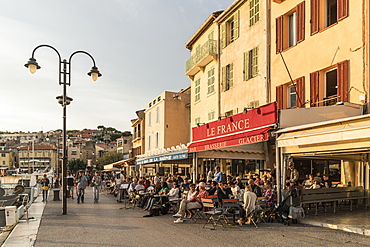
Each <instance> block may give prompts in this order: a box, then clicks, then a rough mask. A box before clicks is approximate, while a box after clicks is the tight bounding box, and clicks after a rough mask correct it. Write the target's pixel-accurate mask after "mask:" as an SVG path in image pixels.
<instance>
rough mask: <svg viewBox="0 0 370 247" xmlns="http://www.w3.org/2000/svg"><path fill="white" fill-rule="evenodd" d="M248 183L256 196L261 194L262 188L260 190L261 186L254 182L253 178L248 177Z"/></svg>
mask: <svg viewBox="0 0 370 247" xmlns="http://www.w3.org/2000/svg"><path fill="white" fill-rule="evenodd" d="M248 185H249V186H250V187H251V188H252V192H253V193H255V194H256V195H257V197H261V196H262V190H261V188H260V187H259V186H258V185H256V184H255V183H254V180H253V179H249V180H248Z"/></svg>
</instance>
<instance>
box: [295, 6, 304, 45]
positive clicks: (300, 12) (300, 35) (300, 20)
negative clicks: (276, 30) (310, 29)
mask: <svg viewBox="0 0 370 247" xmlns="http://www.w3.org/2000/svg"><path fill="white" fill-rule="evenodd" d="M305 18H306V11H305V1H303V2H301V3H300V4H298V5H297V43H299V42H302V41H303V40H304V38H305V28H304V27H305V25H304V24H305Z"/></svg>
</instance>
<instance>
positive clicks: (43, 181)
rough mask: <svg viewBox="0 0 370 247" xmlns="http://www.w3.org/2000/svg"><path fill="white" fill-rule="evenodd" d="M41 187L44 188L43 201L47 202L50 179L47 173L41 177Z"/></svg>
mask: <svg viewBox="0 0 370 247" xmlns="http://www.w3.org/2000/svg"><path fill="white" fill-rule="evenodd" d="M40 184H41V188H42V201H43V202H46V201H47V200H48V192H49V184H50V180H49V179H48V178H47V177H46V174H44V176H43V177H42V179H41V182H40Z"/></svg>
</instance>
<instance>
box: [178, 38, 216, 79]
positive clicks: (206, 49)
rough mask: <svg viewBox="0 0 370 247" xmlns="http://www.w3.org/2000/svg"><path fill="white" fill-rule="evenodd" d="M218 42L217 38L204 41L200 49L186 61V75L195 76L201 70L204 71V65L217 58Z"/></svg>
mask: <svg viewBox="0 0 370 247" xmlns="http://www.w3.org/2000/svg"><path fill="white" fill-rule="evenodd" d="M216 55H217V42H216V40H208V41H207V42H206V43H204V44H203V45H202V46H201V47H200V49H199V51H196V52H195V54H194V55H192V56H191V57H190V58H189V59H188V61H186V73H185V74H186V75H187V76H189V77H192V76H194V75H195V74H196V73H198V72H199V71H204V67H205V66H206V65H207V64H209V63H210V62H212V61H215V60H216V59H217V56H216Z"/></svg>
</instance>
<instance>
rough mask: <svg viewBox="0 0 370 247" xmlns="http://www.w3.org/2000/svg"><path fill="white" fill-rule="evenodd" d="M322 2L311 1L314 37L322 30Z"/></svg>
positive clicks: (312, 33)
mask: <svg viewBox="0 0 370 247" xmlns="http://www.w3.org/2000/svg"><path fill="white" fill-rule="evenodd" d="M319 6H320V0H311V21H310V22H311V35H314V34H316V33H318V32H319V30H320V19H319V16H320V11H319Z"/></svg>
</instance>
